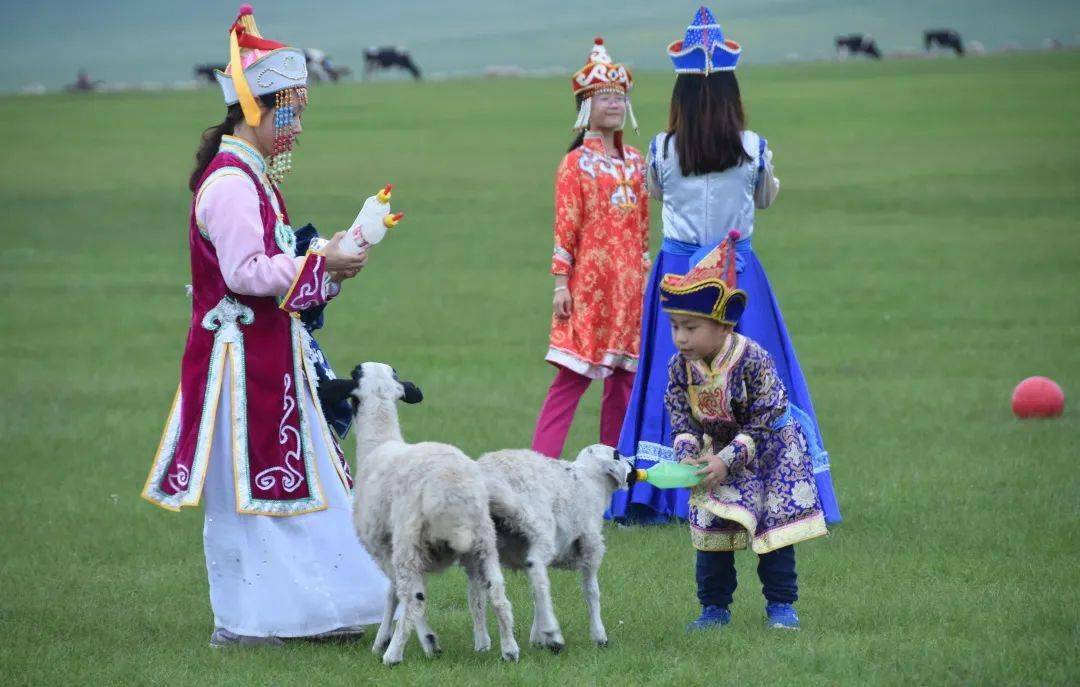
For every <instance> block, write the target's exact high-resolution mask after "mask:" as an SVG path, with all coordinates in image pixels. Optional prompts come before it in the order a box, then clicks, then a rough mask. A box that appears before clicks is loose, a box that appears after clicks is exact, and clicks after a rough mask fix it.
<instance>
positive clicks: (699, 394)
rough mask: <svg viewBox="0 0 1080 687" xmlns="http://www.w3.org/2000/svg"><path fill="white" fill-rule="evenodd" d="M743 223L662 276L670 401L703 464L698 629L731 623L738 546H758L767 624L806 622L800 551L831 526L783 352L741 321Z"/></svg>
mask: <svg viewBox="0 0 1080 687" xmlns="http://www.w3.org/2000/svg"><path fill="white" fill-rule="evenodd" d="M737 238H738V235H737V232H732V235H731V236H729V237H728V239H726V240H724V241H722V242H721V243H720V244H719V245H718V246H717V247H716V248H715V249H713V250H712V251H711V252H709V253H708V254H707V255H706V256H705V257H704V258H703V259H702V260H701V261H700V262H698V263H697V265H696V266H695V267H694V268H693V269H691V270H690V271H689V272H688V273H687V274H686V275H685V276H680V275H668V276H666V277H665V278H664V280H663V282H661V285H660V301H661V307H663V308H664V310H666V311H667V312H668V314H669V316H670V317H671V333H672V338H673V339H674V341H675V345H676V347H677V348H678V351H679V352H678V353H676V354H675V355H674V356H673V357H672V358H671V362H670V363H669V364H668V387H667V393H666V395H665V399H664V401H665V404H666V406H667V410H668V413H669V414H670V416H671V427H672V437H673V448H674V451H675V457H676V458H677V459H678V460H680V461H682V462H688V463H693V464H696V465H700V466H701V470H700V473H701V474H702V475H704V476H705V479H704V481H703V482H702V483H701V484H700V485H699V486H697V487H695V488H694V490H693V492H692V493H691V496H690V517H689V520H690V528H691V540H692V542H693V545H694V548H696V549H697V587H698V600H699V601H700V602H701V605H702V613H701V617H699V618H698V619H697V620H696V621H694V622H693V623H691V624H690V626H689V629H691V630H699V629H707V628H711V627H719V626H722V625H726V624H727V623H728V622H730V621H731V613H730V612H729V610H728V606H729V605H730V604H731V600H732V593H733V592H734V591H735V586H736V579H735V560H734V554H733V552H734V551H735V550H737V549H744V548H746V547H747V544H749V545H750V547H751V548H752V549H753V551H754V552H755V553H757V554H758V555H759V556H760V558H759V559H758V577H759V578H760V579H761V584H762V592H763V593H764V595H765V599H766V601H767V605H766V607H765V612H766V616H767V625H768V626H769V627H774V628H783V629H792V630H794V629H798V627H799V617H798V615H796V613H795V608H794V606H793V605H792V604H793V603H794V602H795V600H796V598H797V597H798V586H797V584H796V574H795V550H794V548H793V547H792V545H793V544H796V543H798V542H801V541H806V540H807V539H813V538H814V537H820V536H822V535H824V534H827V530H826V528H825V518H824V515H823V513H822V509H821V504H820V502H819V500H818V494H817V488H816V487H815V485H814V474H813V467H812V463H811V458H810V454H809V453H808V447H807V441H806V437H805V436H804V434H803V430H802V427H801V426H800V425H799V423H798V421H797V420H795V419H794V418H792V416H791V414H790V412H789V410H788V401H787V395H786V393H785V391H784V385H783V382H781V381H780V378H779V377H778V376H777V374H776V369H775V367H774V365H773V360H772V358H771V357H769V354H768V353H766V352H765V350H764V349H763V348H762V347H761V346H759V345H758V344H756V343H755V342H753V341H751V340H750V339H748V338H746V337H744V336H742V335H740V334H736V333H735V332H734V327H735V323H736V322H737V321H738V319H739V316H740V315H741V314H742V312H743V309H744V308H745V307H746V294H745V293H744V292H742V291H740V290H739V289H737V288H735V286H734V283H735V250H734V243H735V240H736V239H737Z"/></svg>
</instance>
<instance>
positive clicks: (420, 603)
mask: <svg viewBox="0 0 1080 687" xmlns="http://www.w3.org/2000/svg"><path fill="white" fill-rule="evenodd" d="M413 599H415V600H416V604H415V605H414V609H415V611H414V612H415V613H416V615H415V617H414V618H413V623H414V624H415V625H416V638H417V639H419V640H420V646H421V647H423V649H424V654H425V655H426V656H427V657H428V658H431V657H432V656H437V655H439V654H441V653H442V649H441V648H440V647H439V638H438V637H436V636H435V632H434V631H433V630H432V629H431V626H430V625H428V621H427V587H426V585H425V584H424V578H423V576H421V577H420V580H419V587H418V588H417V589H414V590H413Z"/></svg>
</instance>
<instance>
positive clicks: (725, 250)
mask: <svg viewBox="0 0 1080 687" xmlns="http://www.w3.org/2000/svg"><path fill="white" fill-rule="evenodd" d="M738 240H739V232H737V231H733V232H731V233H729V234H728V237H727V238H726V239H724V240H723V241H721V242H720V244H719V245H717V246H716V248H713V249H712V250H711V251H709V252H708V253H706V254H705V257H703V258H702V259H701V260H700V261H699V262H698V263H697V264H696V265H694V266H693V268H691V270H690V271H689V272H687V273H686V274H685V275H681V274H668V275H665V276H664V279H663V280H662V281H661V282H660V307H661V308H663V309H664V310H666V311H667V312H668V313H671V314H679V315H696V316H697V317H706V318H708V319H710V320H715V321H716V322H719V323H720V324H727V325H731V326H733V327H734V326H735V324H736V323H737V322H738V321H739V318H740V317H741V316H742V314H743V310H745V309H746V292H745V291H743V290H741V289H739V288H737V286H736V281H735V280H736V271H737V267H736V264H737V259H736V257H735V242H736V241H738Z"/></svg>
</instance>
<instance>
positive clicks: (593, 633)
mask: <svg viewBox="0 0 1080 687" xmlns="http://www.w3.org/2000/svg"><path fill="white" fill-rule="evenodd" d="M603 559H604V541H603V539H592V540H589V539H584V538H583V540H582V562H581V590H582V591H583V592H584V593H585V603H586V604H587V605H588V607H589V636H590V637H592V640H593V641H594V642H596V644H597V646H607V643H608V637H607V630H605V629H604V622H603V621H602V620H601V619H600V580H599V579H598V578H597V573H598V572H599V570H600V563H601V561H603Z"/></svg>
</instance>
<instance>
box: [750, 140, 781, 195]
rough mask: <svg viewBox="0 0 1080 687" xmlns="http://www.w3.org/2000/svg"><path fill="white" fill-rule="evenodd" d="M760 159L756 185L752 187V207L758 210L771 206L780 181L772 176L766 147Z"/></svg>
mask: <svg viewBox="0 0 1080 687" xmlns="http://www.w3.org/2000/svg"><path fill="white" fill-rule="evenodd" d="M762 157H763V158H764V159H763V160H762V161H761V162H760V163H759V164H760V165H761V166H760V173H759V174H758V180H757V185H756V186H754V206H755V207H756V208H758V209H759V210H764V209H765V208H767V207H769V206H770V205H772V204H773V201H774V200H776V196H777V194H779V193H780V180H779V179H777V178H776V176H775V175H774V174H773V164H772V151H771V150H769V148H768V147H766V148H765V150H764V151H763V153H762Z"/></svg>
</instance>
